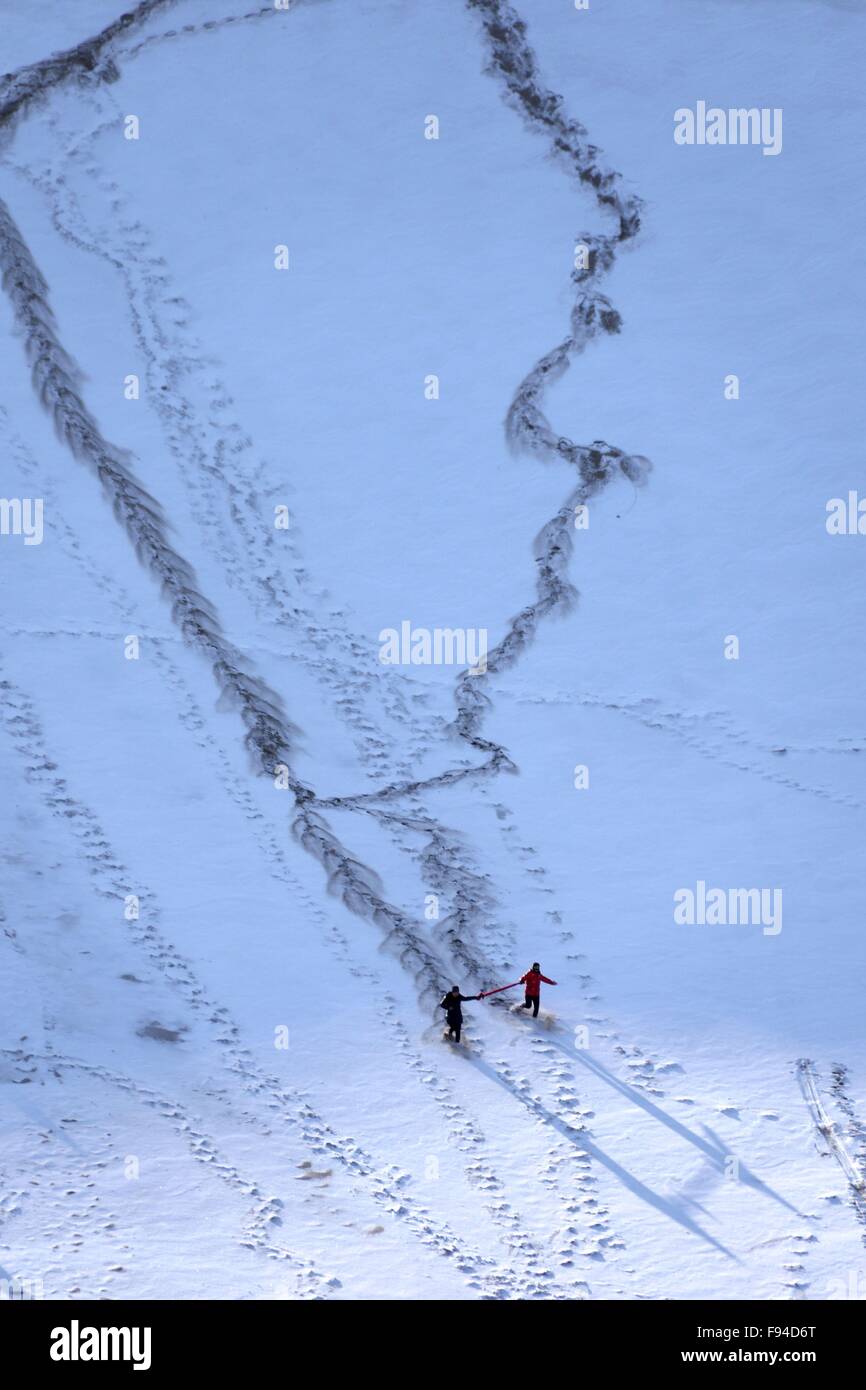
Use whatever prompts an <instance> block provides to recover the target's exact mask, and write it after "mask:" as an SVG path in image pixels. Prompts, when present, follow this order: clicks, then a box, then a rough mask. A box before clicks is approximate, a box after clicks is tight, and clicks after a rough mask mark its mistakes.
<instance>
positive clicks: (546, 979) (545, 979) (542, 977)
mask: <svg viewBox="0 0 866 1390" xmlns="http://www.w3.org/2000/svg"><path fill="white" fill-rule="evenodd" d="M541 979H542V980H543V981H544V983H545V984H546V985H555V984H556V981H555V980H548V978H547V976H546V975H542V976H541Z"/></svg>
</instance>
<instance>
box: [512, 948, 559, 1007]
mask: <svg viewBox="0 0 866 1390" xmlns="http://www.w3.org/2000/svg"><path fill="white" fill-rule="evenodd" d="M542 980H543V981H544V983H545V984H546V985H555V984H556V981H555V980H548V978H547V976H546V975H542V973H541V966H540V965H539V964H538V961H537V960H534V961H533V962H532V969H531V970H527V972H526V974H525V975H521V977H520V983H521V984H522V985H526V1000H525V1003H524V1005H523V1007H524V1009H531V1010H532V1017H533V1018H538V1005H539V1002H540V1000H541V981H542Z"/></svg>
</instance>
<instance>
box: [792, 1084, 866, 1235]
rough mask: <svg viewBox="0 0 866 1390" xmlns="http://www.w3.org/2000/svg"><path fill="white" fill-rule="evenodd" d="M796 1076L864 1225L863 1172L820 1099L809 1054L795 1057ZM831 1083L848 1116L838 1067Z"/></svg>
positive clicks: (865, 1180)
mask: <svg viewBox="0 0 866 1390" xmlns="http://www.w3.org/2000/svg"><path fill="white" fill-rule="evenodd" d="M797 1080H798V1081H799V1083H800V1090H801V1091H802V1093H803V1099H804V1100H805V1102H806V1105H807V1106H808V1109H809V1113H810V1115H811V1116H812V1122H813V1124H814V1126H815V1129H816V1131H817V1132H818V1135H819V1136H820V1138H821V1139H822V1140H823V1141H824V1143H825V1144H826V1147H827V1149H828V1150H829V1152H830V1153H831V1154H832V1155H833V1157H834V1158H835V1160H836V1162H837V1163H838V1164H839V1167H840V1168H841V1170H842V1172H843V1174H844V1176H845V1181H846V1182H847V1184H848V1197H849V1201H850V1203H851V1206H852V1207H853V1209H854V1214H855V1216H856V1218H857V1220H858V1221H859V1222H860V1224H861V1225H863V1226H866V1174H864V1172H863V1171H861V1168H860V1166H859V1165H858V1163H857V1162H856V1161H855V1159H854V1158H853V1157H852V1155H851V1154H850V1153H849V1151H848V1146H847V1145H846V1143H845V1140H844V1139H843V1137H842V1135H841V1134H840V1133H839V1127H838V1126H837V1125H836V1124H834V1123H833V1120H832V1119H831V1118H830V1115H829V1114H828V1112H827V1108H826V1106H825V1105H824V1102H823V1100H822V1099H821V1091H820V1086H819V1081H818V1070H817V1067H816V1066H815V1063H814V1062H813V1061H812V1060H811V1059H810V1058H808V1057H800V1058H799V1059H798V1061H797ZM834 1087H835V1094H836V1097H837V1099H840V1103H841V1104H842V1108H843V1112H844V1113H845V1114H846V1116H847V1117H848V1118H849V1119H851V1118H853V1115H854V1111H853V1105H852V1103H851V1102H850V1101H849V1100H848V1097H847V1095H845V1092H844V1077H843V1075H842V1072H841V1071H840V1070H839V1069H838V1068H837V1070H836V1071H835V1072H834ZM846 1103H847V1106H848V1109H846V1108H845V1107H846ZM858 1140H859V1143H860V1145H861V1146H862V1142H863V1135H862V1131H860V1130H859V1127H858ZM863 1241H864V1243H866V1232H864V1234H863Z"/></svg>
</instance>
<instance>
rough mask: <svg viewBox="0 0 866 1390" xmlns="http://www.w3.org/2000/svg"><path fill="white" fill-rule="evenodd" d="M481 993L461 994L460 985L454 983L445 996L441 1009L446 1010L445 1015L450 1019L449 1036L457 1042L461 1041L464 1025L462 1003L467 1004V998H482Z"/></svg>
mask: <svg viewBox="0 0 866 1390" xmlns="http://www.w3.org/2000/svg"><path fill="white" fill-rule="evenodd" d="M480 998H481V995H480V994H461V993H460V986H459V985H452V986H451V988H450V990H449V991H448V993H447V994H446V995H445V996H444V998H443V1000H442V1003H441V1004H440V1005H439V1007H440V1009H444V1010H445V1017H446V1018H447V1020H448V1037H449V1038H453V1039H454V1041H455V1042H459V1041H460V1029H461V1028H462V1027H463V1010H462V1009H461V1007H460V1005H461V1004H465V1003H466V1001H467V999H480Z"/></svg>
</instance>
